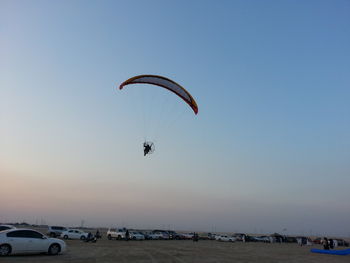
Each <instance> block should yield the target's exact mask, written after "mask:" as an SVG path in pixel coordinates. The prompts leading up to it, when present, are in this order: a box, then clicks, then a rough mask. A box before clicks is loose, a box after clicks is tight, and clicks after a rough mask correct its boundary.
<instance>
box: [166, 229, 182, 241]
mask: <svg viewBox="0 0 350 263" xmlns="http://www.w3.org/2000/svg"><path fill="white" fill-rule="evenodd" d="M168 234H169V239H181V235H180V234H178V233H176V232H175V231H172V230H169V231H168Z"/></svg>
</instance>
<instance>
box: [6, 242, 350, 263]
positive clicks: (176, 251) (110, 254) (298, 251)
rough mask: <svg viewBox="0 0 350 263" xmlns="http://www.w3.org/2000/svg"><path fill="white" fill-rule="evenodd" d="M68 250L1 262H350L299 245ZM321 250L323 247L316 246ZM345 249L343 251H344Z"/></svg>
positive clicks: (81, 246)
mask: <svg viewBox="0 0 350 263" xmlns="http://www.w3.org/2000/svg"><path fill="white" fill-rule="evenodd" d="M67 246H68V249H67V251H66V252H65V253H64V254H62V255H58V256H48V255H30V256H28V255H23V256H9V257H3V258H0V262H1V263H2V262H5V263H13V262H23V263H34V262H35V263H36V262H43V263H44V262H45V263H46V262H48V263H50V262H51V263H58V262H70V263H96V262H113V263H115V262H145V263H146V262H147V263H148V262H149V263H151V262H152V263H153V262H159V263H167V262H169V263H170V262H173V263H176V262H198V263H207V262H218V263H221V262H269V263H270V262H309V263H312V262H315V263H316V262H317V263H322V262H327V263H328V262H347V263H349V262H350V255H349V256H336V255H322V254H314V253H311V252H310V248H311V247H310V246H308V247H300V246H298V245H297V244H264V243H241V242H236V243H224V242H218V241H209V240H206V241H202V240H200V241H199V242H198V243H194V242H192V241H191V240H163V241H161V240H149V241H116V240H111V241H110V240H107V239H106V238H103V239H102V240H99V241H98V242H97V243H94V244H93V243H85V242H82V241H80V240H68V241H67ZM314 247H317V248H321V246H320V245H318V246H314ZM342 248H343V247H341V248H339V249H342Z"/></svg>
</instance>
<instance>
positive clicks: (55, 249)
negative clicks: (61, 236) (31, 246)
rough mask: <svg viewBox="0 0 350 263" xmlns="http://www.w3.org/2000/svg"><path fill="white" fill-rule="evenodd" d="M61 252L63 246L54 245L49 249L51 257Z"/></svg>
mask: <svg viewBox="0 0 350 263" xmlns="http://www.w3.org/2000/svg"><path fill="white" fill-rule="evenodd" d="M60 252H61V246H60V245H59V244H52V245H51V246H50V247H49V255H52V256H53V255H57V254H58V253H60Z"/></svg>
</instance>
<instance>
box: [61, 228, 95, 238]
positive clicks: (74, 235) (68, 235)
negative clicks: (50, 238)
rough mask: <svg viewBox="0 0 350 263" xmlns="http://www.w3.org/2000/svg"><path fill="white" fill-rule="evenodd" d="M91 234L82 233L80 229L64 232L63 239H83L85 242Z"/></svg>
mask: <svg viewBox="0 0 350 263" xmlns="http://www.w3.org/2000/svg"><path fill="white" fill-rule="evenodd" d="M88 234H89V233H86V232H84V231H81V230H79V229H69V230H67V231H64V232H62V234H61V237H62V238H64V239H81V240H85V239H86V238H87V236H88Z"/></svg>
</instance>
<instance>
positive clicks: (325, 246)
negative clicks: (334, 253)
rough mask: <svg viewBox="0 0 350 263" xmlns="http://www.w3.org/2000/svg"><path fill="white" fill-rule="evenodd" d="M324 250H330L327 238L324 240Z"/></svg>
mask: <svg viewBox="0 0 350 263" xmlns="http://www.w3.org/2000/svg"><path fill="white" fill-rule="evenodd" d="M323 248H324V249H325V250H329V243H328V239H327V238H326V237H324V238H323Z"/></svg>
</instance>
